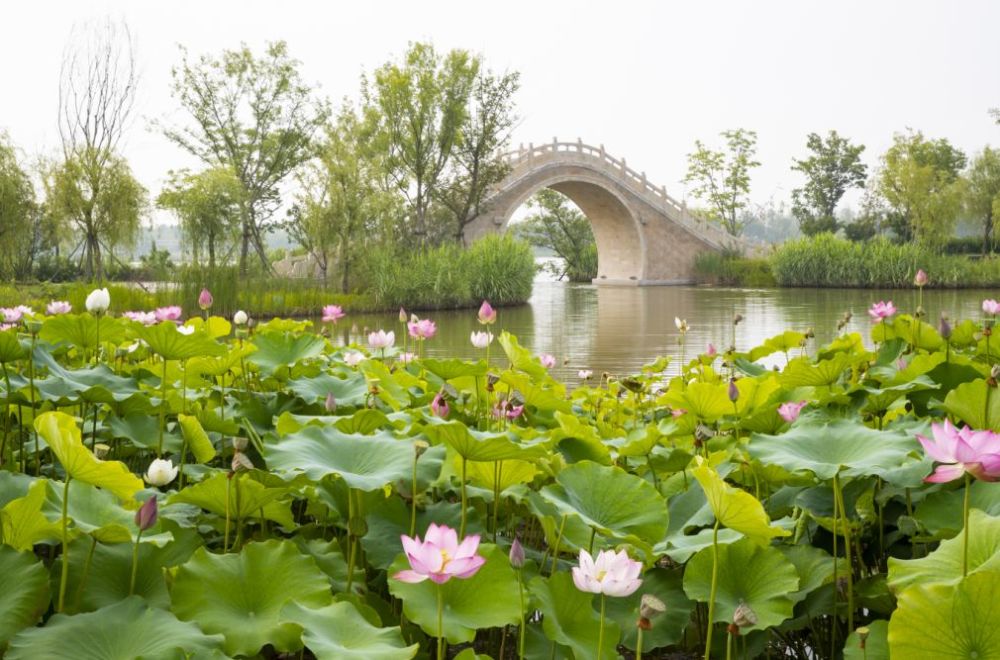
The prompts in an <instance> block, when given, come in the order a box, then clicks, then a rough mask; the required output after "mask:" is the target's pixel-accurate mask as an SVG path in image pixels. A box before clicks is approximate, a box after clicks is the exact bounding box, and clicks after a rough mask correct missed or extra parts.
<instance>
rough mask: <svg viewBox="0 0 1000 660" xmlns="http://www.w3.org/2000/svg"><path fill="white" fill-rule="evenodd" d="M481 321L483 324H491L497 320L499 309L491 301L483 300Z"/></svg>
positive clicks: (480, 310) (480, 308)
mask: <svg viewBox="0 0 1000 660" xmlns="http://www.w3.org/2000/svg"><path fill="white" fill-rule="evenodd" d="M479 322H480V323H482V324H483V325H491V324H493V323H496V322H497V310H495V309H493V306H492V305H490V303H489V302H487V301H485V300H484V301H483V304H482V305H480V306H479Z"/></svg>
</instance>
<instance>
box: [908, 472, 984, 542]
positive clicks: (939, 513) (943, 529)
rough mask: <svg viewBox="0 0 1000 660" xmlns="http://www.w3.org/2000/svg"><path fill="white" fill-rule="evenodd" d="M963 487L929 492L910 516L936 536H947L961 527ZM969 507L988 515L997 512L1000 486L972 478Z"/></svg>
mask: <svg viewBox="0 0 1000 660" xmlns="http://www.w3.org/2000/svg"><path fill="white" fill-rule="evenodd" d="M964 497H965V489H964V488H959V489H956V490H939V491H935V492H933V493H930V494H929V495H928V496H927V497H925V498H924V500H923V501H922V502H921V503H920V504H919V505H918V506H917V510H916V512H915V513H914V515H913V517H914V518H916V519H917V520H918V521H919V522H920V523H921V524H922V525H923V526H924V527H926V528H927V530H928V531H929V532H930V533H931V534H934V535H935V536H938V537H939V538H950V537H952V536H955V535H956V534H958V533H959V532H961V531H962V524H963V522H962V500H963V499H964ZM969 508H970V509H979V510H980V511H982V512H984V513H986V514H988V515H990V516H1000V488H998V487H997V486H996V485H994V484H992V483H990V482H987V481H978V480H976V481H973V482H972V488H971V490H970V491H969Z"/></svg>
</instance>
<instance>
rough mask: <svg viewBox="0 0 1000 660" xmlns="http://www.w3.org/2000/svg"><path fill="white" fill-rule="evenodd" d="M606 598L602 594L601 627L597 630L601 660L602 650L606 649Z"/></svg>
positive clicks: (598, 659)
mask: <svg viewBox="0 0 1000 660" xmlns="http://www.w3.org/2000/svg"><path fill="white" fill-rule="evenodd" d="M605 601H606V598H605V596H604V594H603V593H602V594H601V627H600V628H599V629H598V632H597V660H601V651H602V650H604V603H605Z"/></svg>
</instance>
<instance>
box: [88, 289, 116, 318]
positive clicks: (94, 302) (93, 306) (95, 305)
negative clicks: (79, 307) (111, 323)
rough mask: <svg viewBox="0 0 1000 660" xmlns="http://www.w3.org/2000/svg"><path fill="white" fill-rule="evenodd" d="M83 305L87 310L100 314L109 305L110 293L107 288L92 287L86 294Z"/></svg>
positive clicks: (106, 309)
mask: <svg viewBox="0 0 1000 660" xmlns="http://www.w3.org/2000/svg"><path fill="white" fill-rule="evenodd" d="M85 306H86V308H87V311H88V312H90V313H91V314H97V315H98V316H100V315H101V314H103V313H104V312H106V311H108V307H110V306H111V294H110V293H108V290H107V288H104V289H94V290H93V291H91V292H90V293H89V294H88V295H87V300H86V302H85Z"/></svg>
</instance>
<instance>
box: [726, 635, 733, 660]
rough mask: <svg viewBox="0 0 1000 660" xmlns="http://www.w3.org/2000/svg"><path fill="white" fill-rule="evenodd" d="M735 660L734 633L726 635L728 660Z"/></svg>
mask: <svg viewBox="0 0 1000 660" xmlns="http://www.w3.org/2000/svg"><path fill="white" fill-rule="evenodd" d="M732 658H733V633H729V634H727V635H726V660H732Z"/></svg>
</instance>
